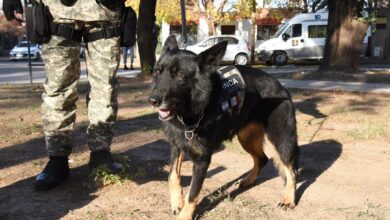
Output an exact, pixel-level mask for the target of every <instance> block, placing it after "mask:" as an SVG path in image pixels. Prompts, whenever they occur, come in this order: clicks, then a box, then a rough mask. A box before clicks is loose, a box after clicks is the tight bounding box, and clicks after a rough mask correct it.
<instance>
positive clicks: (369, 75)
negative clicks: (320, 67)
mask: <svg viewBox="0 0 390 220" xmlns="http://www.w3.org/2000/svg"><path fill="white" fill-rule="evenodd" d="M274 75H275V77H277V78H280V79H295V80H329V81H345V82H364V83H386V84H390V70H387V71H386V70H370V71H369V70H360V71H358V72H357V73H344V72H324V71H306V72H305V71H303V72H302V71H298V72H290V73H277V74H274Z"/></svg>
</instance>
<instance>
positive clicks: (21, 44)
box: [18, 43, 27, 47]
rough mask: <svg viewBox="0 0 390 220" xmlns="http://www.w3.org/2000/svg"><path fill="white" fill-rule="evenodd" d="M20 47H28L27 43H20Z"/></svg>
mask: <svg viewBox="0 0 390 220" xmlns="http://www.w3.org/2000/svg"><path fill="white" fill-rule="evenodd" d="M18 47H27V43H20V44H19V45H18Z"/></svg>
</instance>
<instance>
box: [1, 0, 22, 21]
mask: <svg viewBox="0 0 390 220" xmlns="http://www.w3.org/2000/svg"><path fill="white" fill-rule="evenodd" d="M3 11H4V15H5V17H6V18H7V20H8V21H11V23H12V24H15V25H21V24H22V21H23V5H22V2H21V1H20V0H3Z"/></svg>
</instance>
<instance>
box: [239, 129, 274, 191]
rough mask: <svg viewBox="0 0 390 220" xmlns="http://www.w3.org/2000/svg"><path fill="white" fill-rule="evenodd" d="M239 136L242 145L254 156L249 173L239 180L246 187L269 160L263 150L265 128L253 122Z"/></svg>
mask: <svg viewBox="0 0 390 220" xmlns="http://www.w3.org/2000/svg"><path fill="white" fill-rule="evenodd" d="M237 136H238V140H239V142H240V144H241V145H242V147H243V148H244V149H245V151H247V152H248V153H249V154H250V155H251V156H252V158H253V168H252V169H251V170H250V171H249V173H248V175H247V176H246V177H245V178H244V179H242V180H240V182H239V186H240V187H245V186H248V185H251V184H253V183H254V182H255V181H256V178H257V176H258V175H259V173H260V170H261V168H262V167H264V166H265V165H266V164H267V162H268V158H267V156H266V155H265V154H264V152H263V144H264V128H263V126H262V125H261V124H259V123H256V122H251V123H250V124H248V125H247V126H245V127H244V128H242V129H241V130H240V131H239V132H238V134H237Z"/></svg>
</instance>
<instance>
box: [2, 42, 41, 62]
mask: <svg viewBox="0 0 390 220" xmlns="http://www.w3.org/2000/svg"><path fill="white" fill-rule="evenodd" d="M9 58H10V60H25V59H28V48H27V41H22V42H20V43H19V44H17V45H16V46H15V47H14V48H12V50H11V52H10V53H9ZM30 58H31V59H32V60H36V61H38V60H40V59H41V46H40V45H39V44H34V43H30Z"/></svg>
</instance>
